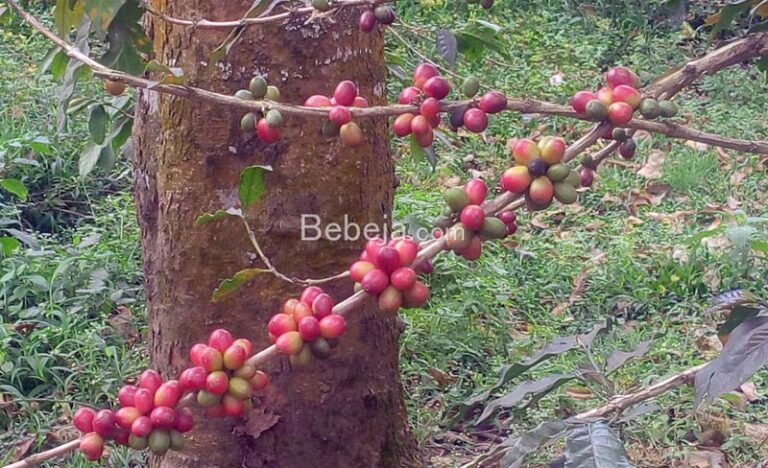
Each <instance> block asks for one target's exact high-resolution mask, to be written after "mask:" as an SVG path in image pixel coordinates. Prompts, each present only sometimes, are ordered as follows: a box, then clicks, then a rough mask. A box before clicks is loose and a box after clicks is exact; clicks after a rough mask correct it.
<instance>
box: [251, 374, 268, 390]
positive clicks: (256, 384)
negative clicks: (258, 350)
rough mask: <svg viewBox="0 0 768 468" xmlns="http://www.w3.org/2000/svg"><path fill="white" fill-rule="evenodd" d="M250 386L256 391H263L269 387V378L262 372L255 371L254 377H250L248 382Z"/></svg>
mask: <svg viewBox="0 0 768 468" xmlns="http://www.w3.org/2000/svg"><path fill="white" fill-rule="evenodd" d="M248 383H250V384H251V388H252V389H254V390H256V391H258V390H263V389H265V388H266V387H267V385H269V376H268V375H267V374H266V373H265V372H262V371H256V375H254V376H253V377H251V380H249V381H248Z"/></svg>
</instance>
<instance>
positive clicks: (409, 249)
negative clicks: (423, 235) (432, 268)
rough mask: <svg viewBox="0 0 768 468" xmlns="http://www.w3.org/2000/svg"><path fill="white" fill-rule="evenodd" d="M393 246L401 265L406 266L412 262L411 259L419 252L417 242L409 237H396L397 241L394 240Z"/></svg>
mask: <svg viewBox="0 0 768 468" xmlns="http://www.w3.org/2000/svg"><path fill="white" fill-rule="evenodd" d="M394 247H395V250H397V253H398V254H399V255H400V264H401V265H403V266H408V265H410V264H411V263H413V260H414V259H415V258H416V255H417V254H418V253H419V244H417V243H416V241H414V240H413V239H410V238H403V239H398V241H397V242H395V246H394Z"/></svg>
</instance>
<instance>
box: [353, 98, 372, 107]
mask: <svg viewBox="0 0 768 468" xmlns="http://www.w3.org/2000/svg"><path fill="white" fill-rule="evenodd" d="M352 107H368V100H367V99H365V98H364V97H362V96H355V102H353V103H352Z"/></svg>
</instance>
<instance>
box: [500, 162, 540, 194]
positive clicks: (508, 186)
mask: <svg viewBox="0 0 768 468" xmlns="http://www.w3.org/2000/svg"><path fill="white" fill-rule="evenodd" d="M532 180H533V177H531V174H530V172H528V167H527V166H514V167H510V168H509V169H507V170H506V171H504V174H502V176H501V188H502V189H504V190H505V191H507V192H514V193H523V192H525V191H526V190H528V187H529V186H530V185H531V181H532Z"/></svg>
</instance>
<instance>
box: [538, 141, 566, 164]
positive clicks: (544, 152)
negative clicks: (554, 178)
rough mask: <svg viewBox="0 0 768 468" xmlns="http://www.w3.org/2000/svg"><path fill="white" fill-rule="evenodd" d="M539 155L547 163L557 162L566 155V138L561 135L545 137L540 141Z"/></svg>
mask: <svg viewBox="0 0 768 468" xmlns="http://www.w3.org/2000/svg"><path fill="white" fill-rule="evenodd" d="M538 148H539V155H540V157H541V159H542V160H544V162H546V163H547V164H557V163H559V162H560V161H561V160H562V159H563V156H565V148H566V144H565V140H563V139H562V138H559V137H545V138H542V139H541V141H539V145H538Z"/></svg>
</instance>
